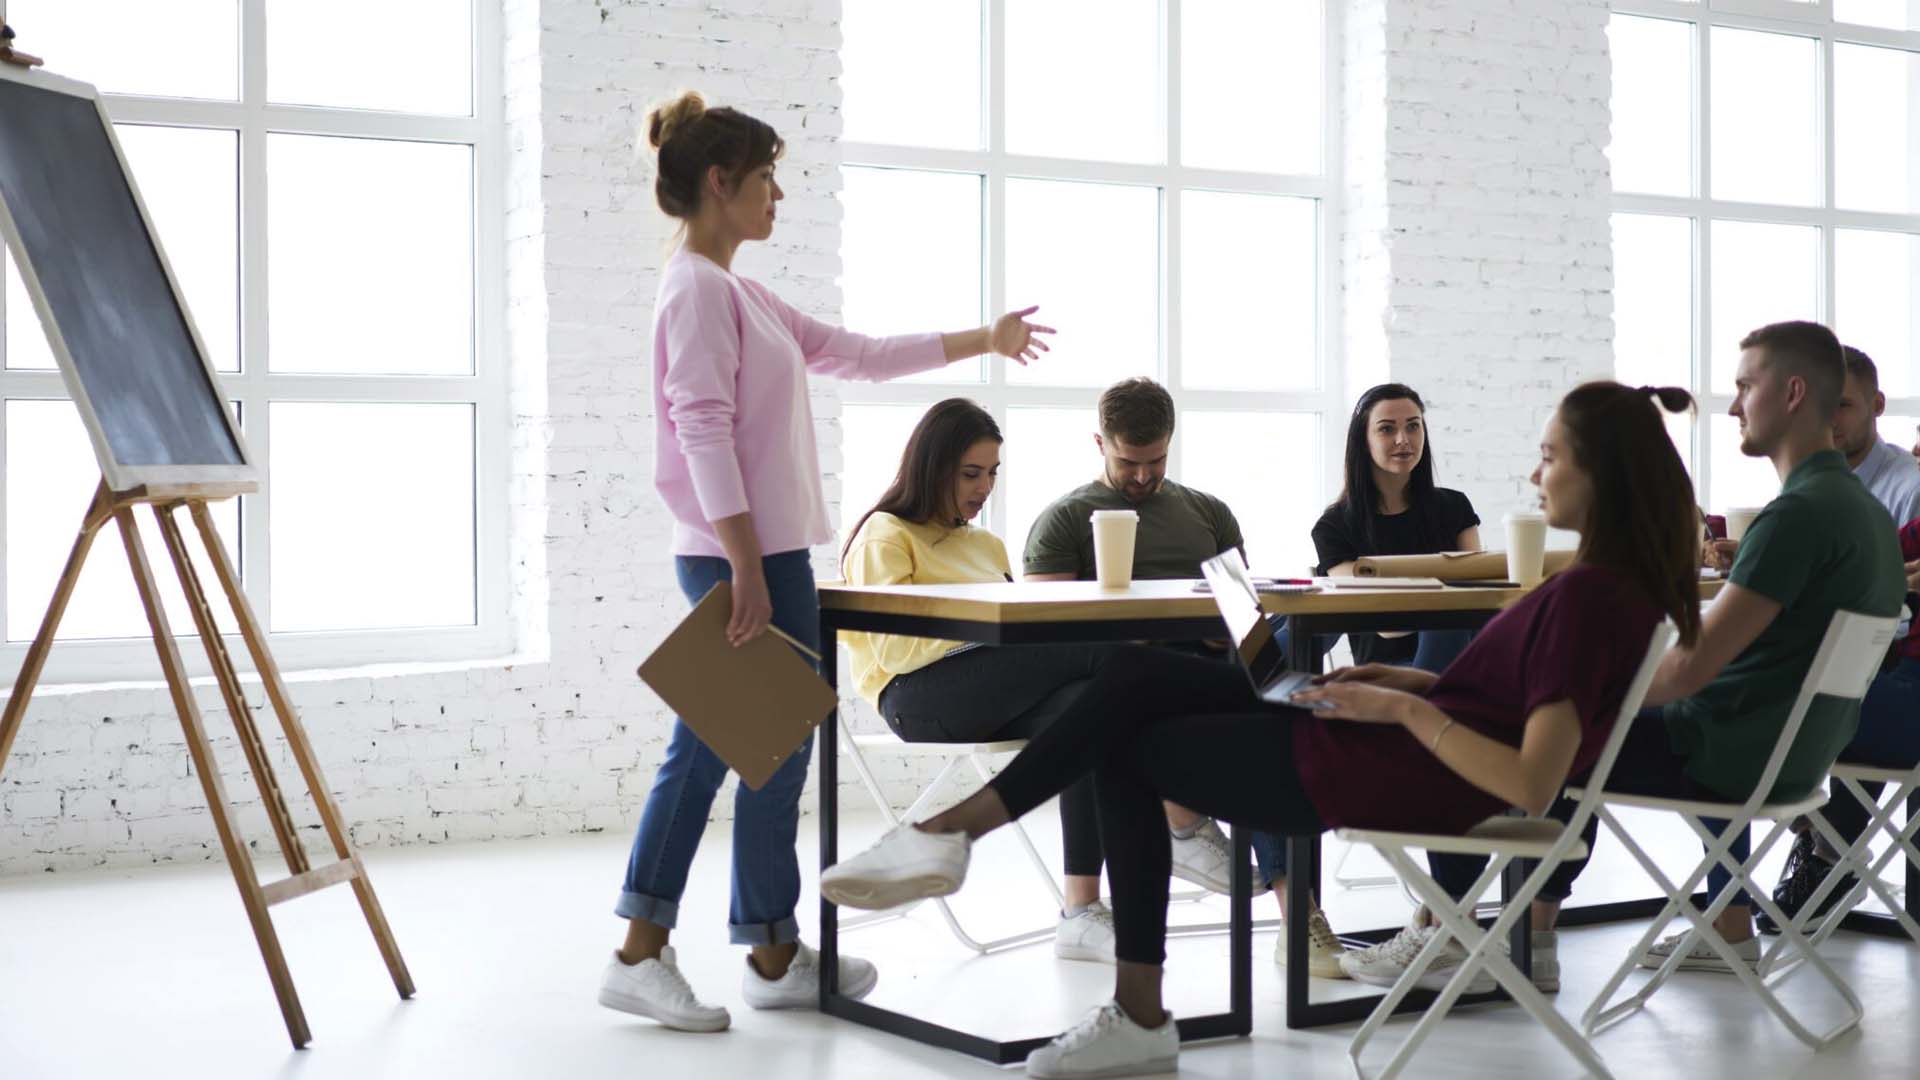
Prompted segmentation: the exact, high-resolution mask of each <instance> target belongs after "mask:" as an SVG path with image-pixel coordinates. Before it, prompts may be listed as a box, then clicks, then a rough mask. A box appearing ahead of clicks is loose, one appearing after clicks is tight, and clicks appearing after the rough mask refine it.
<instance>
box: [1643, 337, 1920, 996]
mask: <svg viewBox="0 0 1920 1080" xmlns="http://www.w3.org/2000/svg"><path fill="white" fill-rule="evenodd" d="M1740 348H1741V353H1740V368H1739V372H1738V375H1737V376H1736V379H1735V384H1734V385H1735V388H1736V391H1737V393H1736V395H1735V397H1734V401H1733V407H1732V408H1731V409H1730V410H1729V412H1730V413H1731V414H1732V415H1733V416H1734V417H1735V418H1736V419H1738V420H1739V421H1740V452H1741V453H1743V454H1746V455H1748V456H1750V457H1765V458H1768V459H1770V460H1771V461H1772V462H1773V466H1774V469H1775V470H1776V471H1777V472H1778V473H1779V474H1780V485H1781V487H1780V494H1779V496H1778V497H1777V498H1775V499H1774V500H1773V501H1772V502H1771V503H1769V504H1767V507H1766V509H1765V510H1763V511H1762V512H1761V513H1760V516H1759V517H1758V518H1757V519H1755V521H1754V523H1753V524H1752V525H1751V526H1749V527H1748V529H1747V533H1746V536H1745V537H1744V538H1742V540H1741V541H1740V543H1739V545H1738V547H1737V549H1736V550H1735V552H1734V554H1733V563H1732V568H1731V570H1730V571H1729V572H1728V575H1727V581H1728V584H1727V586H1726V588H1725V589H1724V590H1723V591H1722V592H1721V593H1720V596H1719V598H1718V599H1717V600H1715V601H1714V603H1713V606H1712V607H1711V608H1709V609H1708V610H1707V612H1706V615H1705V618H1704V620H1703V625H1702V627H1701V632H1700V639H1699V641H1698V642H1697V643H1696V644H1695V645H1694V647H1693V648H1691V649H1680V648H1676V649H1674V650H1673V651H1672V652H1670V653H1668V655H1667V658H1666V660H1665V661H1664V662H1663V663H1662V664H1661V666H1660V669H1659V671H1658V673H1657V674H1656V675H1655V676H1654V680H1653V685H1652V688H1651V689H1650V690H1649V691H1648V693H1647V704H1648V705H1651V706H1664V709H1663V710H1662V716H1663V717H1664V719H1665V721H1666V734H1667V742H1668V745H1669V747H1670V748H1671V750H1672V751H1673V753H1674V754H1676V755H1678V756H1679V757H1680V758H1681V759H1682V760H1683V762H1684V766H1683V767H1684V771H1685V776H1686V778H1687V779H1688V780H1691V781H1692V782H1693V783H1694V784H1697V785H1698V786H1699V787H1700V788H1703V789H1705V792H1706V793H1709V794H1714V795H1718V796H1719V797H1721V798H1724V799H1727V800H1729V801H1733V802H1739V801H1743V800H1745V799H1746V798H1747V797H1748V796H1749V795H1751V794H1752V793H1753V789H1754V786H1755V785H1756V784H1758V783H1759V780H1760V774H1761V773H1762V772H1763V771H1764V770H1765V768H1766V763H1767V758H1768V756H1769V755H1770V754H1771V753H1772V751H1773V746H1774V743H1775V742H1776V741H1777V740H1778V739H1779V736H1780V730H1781V728H1782V727H1783V726H1785V724H1786V721H1787V714H1788V713H1789V712H1790V711H1791V710H1792V708H1793V703H1794V699H1795V698H1796V697H1797V696H1798V695H1799V692H1800V684H1801V683H1802V682H1803V681H1805V679H1806V675H1807V671H1808V669H1809V668H1811V667H1812V666H1813V657H1814V654H1815V653H1816V652H1817V651H1818V650H1819V648H1820V642H1821V639H1822V638H1823V637H1825V636H1826V632H1827V627H1828V625H1829V624H1830V623H1831V622H1832V621H1833V616H1834V613H1835V612H1836V611H1852V612H1857V613H1860V614H1866V615H1883V616H1884V615H1894V614H1897V613H1898V612H1899V610H1900V603H1901V600H1902V598H1903V597H1904V595H1905V593H1906V580H1905V574H1904V569H1903V564H1902V563H1901V561H1900V547H1899V541H1898V538H1897V536H1896V534H1895V532H1894V529H1893V528H1892V525H1891V519H1890V518H1889V517H1888V516H1887V511H1886V508H1885V507H1883V506H1881V505H1880V503H1879V502H1877V501H1875V499H1874V498H1873V496H1872V495H1871V494H1869V493H1868V491H1867V489H1866V488H1865V487H1864V486H1862V485H1861V483H1860V481H1859V479H1858V478H1857V477H1855V476H1854V475H1853V472H1852V471H1851V470H1850V469H1848V467H1847V462H1846V459H1845V458H1844V457H1842V456H1841V455H1840V453H1839V451H1837V450H1836V449H1834V445H1833V431H1832V427H1833V415H1834V411H1835V409H1836V408H1837V407H1838V405H1839V401H1840V395H1841V387H1842V384H1843V383H1844V381H1845V374H1846V368H1845V364H1844V361H1843V360H1842V357H1841V352H1840V342H1839V340H1838V339H1837V338H1835V337H1834V336H1833V332H1832V331H1830V330H1828V329H1827V328H1826V327H1824V326H1821V325H1819V324H1818V323H1809V322H1788V323H1775V324H1773V325H1770V326H1765V327H1762V328H1761V329H1759V330H1756V331H1754V332H1753V333H1751V334H1749V335H1747V337H1746V339H1745V340H1744V341H1742V342H1741V343H1740ZM1858 719H1859V703H1858V702H1857V701H1840V700H1838V699H1835V698H1831V697H1819V698H1815V699H1814V702H1813V705H1812V707H1811V708H1810V709H1809V710H1808V712H1807V716H1806V719H1805V720H1804V721H1803V723H1802V726H1801V729H1800V732H1799V734H1798V736H1797V737H1796V738H1795V739H1794V742H1793V746H1792V747H1791V748H1790V749H1789V751H1788V753H1787V756H1786V760H1785V762H1784V763H1783V764H1782V766H1781V768H1780V774H1779V777H1778V779H1777V780H1776V782H1775V784H1774V790H1773V792H1772V793H1771V795H1772V797H1774V798H1783V797H1792V796H1798V795H1801V794H1804V793H1806V792H1808V791H1810V790H1812V789H1813V788H1815V787H1818V786H1819V785H1820V783H1821V782H1822V781H1823V780H1824V779H1825V778H1826V774H1827V770H1828V769H1829V768H1831V767H1832V765H1833V762H1834V759H1835V758H1836V757H1838V756H1839V754H1840V751H1841V749H1842V748H1844V747H1845V746H1846V745H1847V743H1848V741H1849V740H1851V739H1852V738H1853V733H1854V727H1855V725H1856V723H1857V722H1858ZM1616 778H1617V779H1620V780H1623V781H1628V782H1630V780H1631V778H1628V777H1616ZM1623 786H1624V785H1623ZM1744 846H1745V845H1744V844H1743V845H1741V847H1742V848H1744ZM1735 854H1736V855H1738V856H1739V857H1741V858H1744V857H1745V855H1744V851H1739V850H1737V851H1736V852H1735ZM1725 878H1726V875H1724V874H1722V875H1720V885H1724V881H1725ZM1709 888H1710V890H1716V889H1717V887H1716V885H1715V884H1714V882H1713V881H1712V879H1710V881H1709ZM1738 899H1740V900H1744V899H1745V898H1744V897H1741V898H1738ZM1751 912H1752V908H1751V906H1750V905H1748V904H1746V903H1735V904H1730V905H1728V907H1727V908H1726V910H1725V912H1724V913H1723V914H1722V916H1721V917H1720V920H1719V922H1718V924H1717V926H1718V929H1719V930H1720V933H1721V936H1723V937H1724V938H1725V939H1726V940H1727V942H1728V943H1729V944H1731V945H1733V946H1734V947H1735V950H1736V951H1737V952H1740V953H1741V954H1742V955H1743V956H1745V955H1746V954H1748V953H1749V952H1750V953H1752V954H1753V955H1755V956H1757V955H1758V947H1757V945H1755V944H1752V943H1751V941H1752V938H1753V932H1754V931H1753V921H1752V917H1751ZM1672 942H1673V939H1669V941H1668V942H1662V943H1661V944H1660V945H1656V946H1655V947H1654V950H1651V951H1650V955H1649V957H1648V958H1647V960H1650V961H1657V960H1664V958H1665V954H1666V953H1669V952H1671V951H1672V948H1673V947H1674V945H1673V944H1672ZM1663 946H1664V947H1665V951H1664V952H1662V951H1660V950H1662V947H1663ZM1681 966H1682V967H1685V968H1694V969H1705V970H1721V971H1724V970H1726V967H1725V964H1724V963H1723V962H1721V961H1720V959H1719V957H1718V955H1717V954H1714V953H1713V952H1712V951H1711V950H1710V949H1707V948H1706V947H1705V946H1704V945H1701V946H1696V948H1695V950H1694V952H1693V953H1691V954H1689V956H1688V958H1687V959H1686V960H1684V961H1682V964H1681Z"/></svg>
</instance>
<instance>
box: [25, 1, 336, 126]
mask: <svg viewBox="0 0 1920 1080" xmlns="http://www.w3.org/2000/svg"><path fill="white" fill-rule="evenodd" d="M4 7H5V8H6V11H7V22H8V23H10V24H11V25H12V26H13V28H14V30H15V31H16V32H17V33H18V34H19V35H20V38H19V40H18V41H17V42H15V44H17V45H19V46H20V49H21V51H22V52H28V53H32V54H33V55H35V56H39V57H44V58H45V59H46V61H47V65H48V67H49V68H50V69H52V70H54V71H58V72H59V73H60V74H62V75H65V76H68V77H70V78H74V79H80V80H82V81H84V82H90V83H93V84H94V85H96V86H98V87H99V88H100V89H101V90H102V91H105V92H107V93H110V94H149V95H154V96H157V97H189V98H223V99H226V100H229V101H230V100H233V99H235V98H238V97H239V96H240V5H239V3H238V0H181V2H178V3H168V4H163V3H155V2H154V0H87V2H85V3H81V2H80V0H8V2H7V3H6V4H5V5H4ZM328 8H329V9H331V5H328ZM345 25H347V24H341V25H337V26H333V27H330V28H329V31H328V35H327V37H326V38H325V39H322V40H323V41H324V42H325V43H326V46H327V47H331V46H332V45H335V44H337V43H338V39H339V37H340V35H341V33H342V29H341V27H342V26H345ZM355 36H356V37H357V36H358V35H355ZM354 47H355V48H358V44H357V43H356V45H355V46H354ZM336 62H337V61H336Z"/></svg>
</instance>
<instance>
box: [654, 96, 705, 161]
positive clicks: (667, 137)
mask: <svg viewBox="0 0 1920 1080" xmlns="http://www.w3.org/2000/svg"><path fill="white" fill-rule="evenodd" d="M706 111H707V99H706V98H703V97H701V96H700V92H699V91H697V90H689V91H687V92H686V93H684V94H681V95H680V96H679V97H677V98H674V99H673V100H672V101H669V102H667V103H666V104H665V105H660V106H657V107H655V108H654V110H653V111H652V112H649V113H648V114H647V143H648V145H650V146H652V147H653V148H654V149H655V150H658V149H660V148H661V147H663V146H665V145H667V143H668V142H669V141H671V140H672V139H673V137H674V136H675V135H678V134H679V133H680V132H682V131H685V130H686V128H687V125H689V124H691V123H693V122H694V121H695V120H698V119H700V117H701V116H703V115H704V114H705V113H706Z"/></svg>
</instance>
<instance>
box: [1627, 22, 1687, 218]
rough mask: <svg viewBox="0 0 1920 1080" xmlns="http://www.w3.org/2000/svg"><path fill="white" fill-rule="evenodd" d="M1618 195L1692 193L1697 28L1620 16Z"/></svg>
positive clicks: (1678, 23)
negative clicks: (1631, 193)
mask: <svg viewBox="0 0 1920 1080" xmlns="http://www.w3.org/2000/svg"><path fill="white" fill-rule="evenodd" d="M1607 43H1608V46H1609V47H1610V48H1611V49H1612V52H1613V141H1612V143H1611V144H1610V145H1608V147H1607V159H1608V160H1609V161H1610V162H1612V165H1613V190H1615V191H1637V192H1647V193H1651V194H1655V195H1689V194H1692V192H1693V106H1692V104H1691V103H1692V101H1693V25H1692V24H1691V23H1683V22H1672V21H1669V20H1666V19H1642V18H1636V17H1634V16H1631V15H1615V16H1614V17H1613V20H1612V22H1610V23H1608V24H1607Z"/></svg>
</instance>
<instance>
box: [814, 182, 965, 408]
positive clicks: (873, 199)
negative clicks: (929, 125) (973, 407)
mask: <svg viewBox="0 0 1920 1080" xmlns="http://www.w3.org/2000/svg"><path fill="white" fill-rule="evenodd" d="M842 173H843V174H844V176H845V180H846V187H845V189H844V190H843V191H842V192H841V193H840V201H841V205H843V206H844V207H845V208H846V217H845V219H844V220H843V221H842V223H841V233H840V260H841V273H842V276H841V279H840V284H841V288H842V289H843V290H844V291H845V301H844V307H843V309H842V318H843V320H844V322H845V323H846V325H847V327H848V328H849V329H853V330H857V331H859V332H860V333H863V334H875V335H885V334H909V333H915V332H919V331H924V330H940V331H947V330H964V329H966V328H967V327H970V326H978V325H980V323H981V322H983V321H984V319H985V315H984V313H983V312H982V311H981V310H980V309H981V307H982V306H983V304H982V303H981V297H980V280H981V274H980V177H979V176H977V175H973V174H971V173H932V172H912V171H909V170H905V169H863V168H856V167H853V166H849V167H847V168H845V169H843V170H842ZM907 222H913V227H912V228H905V227H903V226H904V225H905V223H907ZM981 363H982V362H981V361H980V360H978V359H975V360H963V361H960V362H959V363H955V364H949V365H947V366H946V367H945V368H940V369H936V370H934V371H929V372H925V373H923V374H920V375H915V376H912V377H911V378H910V379H907V380H902V381H909V382H979V381H980V375H981V371H982V366H981Z"/></svg>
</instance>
